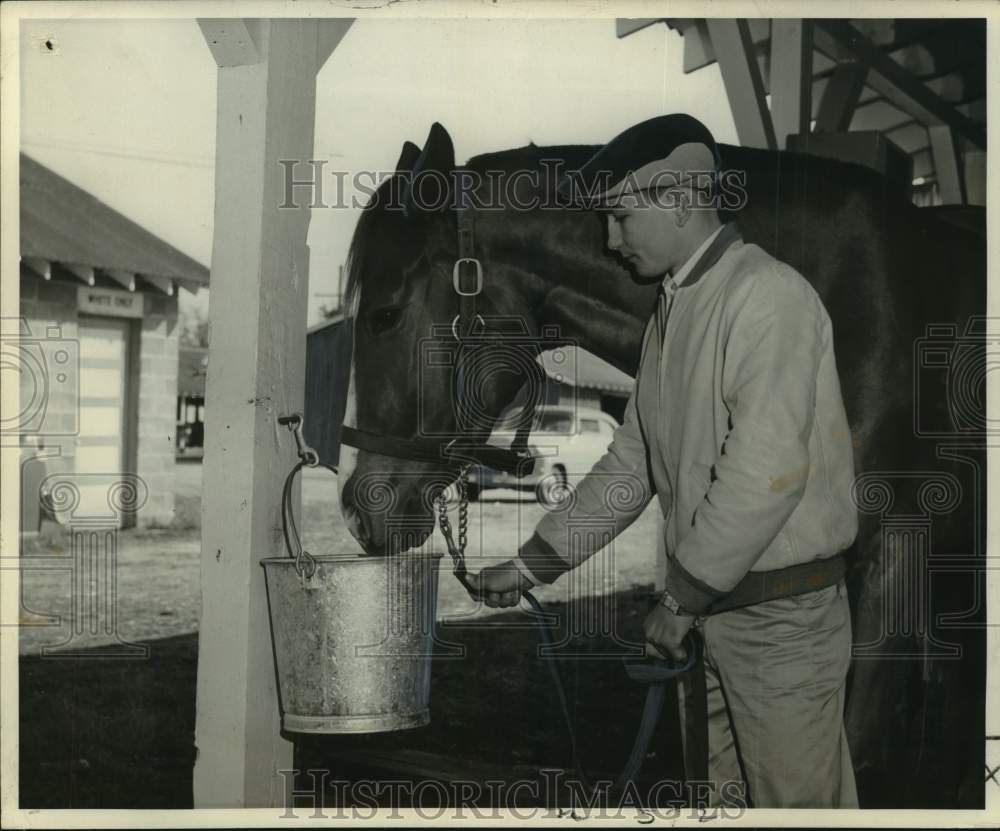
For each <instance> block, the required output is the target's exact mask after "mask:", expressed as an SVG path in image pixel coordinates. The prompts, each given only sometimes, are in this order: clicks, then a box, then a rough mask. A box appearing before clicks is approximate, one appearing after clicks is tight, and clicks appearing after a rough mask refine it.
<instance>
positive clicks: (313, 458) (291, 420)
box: [278, 413, 319, 467]
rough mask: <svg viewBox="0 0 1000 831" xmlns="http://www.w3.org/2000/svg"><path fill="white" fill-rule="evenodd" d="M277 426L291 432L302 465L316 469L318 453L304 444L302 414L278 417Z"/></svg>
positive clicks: (303, 420)
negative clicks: (286, 428)
mask: <svg viewBox="0 0 1000 831" xmlns="http://www.w3.org/2000/svg"><path fill="white" fill-rule="evenodd" d="M278 424H280V425H282V426H285V427H288V429H289V430H291V431H292V435H293V436H294V437H295V447H296V449H297V451H298V454H299V458H300V459H301V460H302V463H303V464H304V465H305V466H306V467H318V466H319V453H317V452H316V451H315V450H313V449H312V448H311V447H310V446H309V445H308V444H306V439H305V436H303V435H302V430H303V428H304V427H305V419H303V418H302V414H301V413H292V414H291V415H289V416H279V418H278Z"/></svg>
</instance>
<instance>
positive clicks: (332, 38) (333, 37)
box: [316, 17, 354, 72]
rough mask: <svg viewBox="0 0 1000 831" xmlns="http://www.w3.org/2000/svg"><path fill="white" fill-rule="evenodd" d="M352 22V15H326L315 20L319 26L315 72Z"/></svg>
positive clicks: (321, 66)
mask: <svg viewBox="0 0 1000 831" xmlns="http://www.w3.org/2000/svg"><path fill="white" fill-rule="evenodd" d="M353 22H354V18H353V17H328V18H324V19H319V20H317V21H316V25H317V26H318V27H319V44H318V46H317V47H316V66H317V70H316V71H317V72H319V70H320V69H322V68H323V65H324V64H325V63H326V61H327V58H329V57H330V55H332V54H333V50H334V49H336V48H337V45H338V44H339V43H340V41H341V40H343V38H344V35H346V34H347V30H348V29H350V28H351V24H352V23H353Z"/></svg>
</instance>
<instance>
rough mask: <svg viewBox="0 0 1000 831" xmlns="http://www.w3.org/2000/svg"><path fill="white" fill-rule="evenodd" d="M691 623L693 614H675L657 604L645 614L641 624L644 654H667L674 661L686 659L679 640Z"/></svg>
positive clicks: (660, 656) (664, 655) (660, 655)
mask: <svg viewBox="0 0 1000 831" xmlns="http://www.w3.org/2000/svg"><path fill="white" fill-rule="evenodd" d="M692 623H694V616H693V615H675V614H674V613H673V612H671V611H670V609H667V608H665V607H663V606H657V607H656V608H655V609H653V611H651V612H650V613H649V614H648V615H646V620H645V621H644V622H643V624H642V628H643V632H644V633H645V635H646V654H647V655H651V656H652V657H654V658H666V657H667V655H668V654H669V655H670V657H671V658H673V659H674V660H675V661H680V662H683V661H686V660H687V652H686V651H685V650H684V647H683V646H681V641H683V640H684V636H685V635H686V634H687V633H688V629H690V628H691V624H692Z"/></svg>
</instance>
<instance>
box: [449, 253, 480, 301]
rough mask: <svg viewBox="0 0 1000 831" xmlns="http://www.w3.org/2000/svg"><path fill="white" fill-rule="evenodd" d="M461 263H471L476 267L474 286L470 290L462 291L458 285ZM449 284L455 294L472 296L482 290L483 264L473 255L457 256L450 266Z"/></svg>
mask: <svg viewBox="0 0 1000 831" xmlns="http://www.w3.org/2000/svg"><path fill="white" fill-rule="evenodd" d="M462 263H472V264H473V265H474V266H475V267H476V287H475V288H474V289H473V290H472V291H462V289H461V287H460V286H459V276H460V275H461V273H462ZM451 284H452V286H453V287H454V289H455V292H456V294H461V295H462V296H463V297H474V296H475V295H477V294H479V293H480V292H481V291H482V290H483V264H482V263H481V262H479V260H477V259H476V258H475V257H459V258H458V259H457V260H455V265H453V266H452V267H451Z"/></svg>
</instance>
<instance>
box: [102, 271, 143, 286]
mask: <svg viewBox="0 0 1000 831" xmlns="http://www.w3.org/2000/svg"><path fill="white" fill-rule="evenodd" d="M103 271H104V273H105V274H107V275H108V277H110V278H111V279H112V280H114V281H115V282H116V283H119V284H120V285H122V286H124V287H125V288H127V289H128V290H129V291H135V275H134V274H133V273H132V272H131V271H122V270H121V269H120V268H106V269H103Z"/></svg>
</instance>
